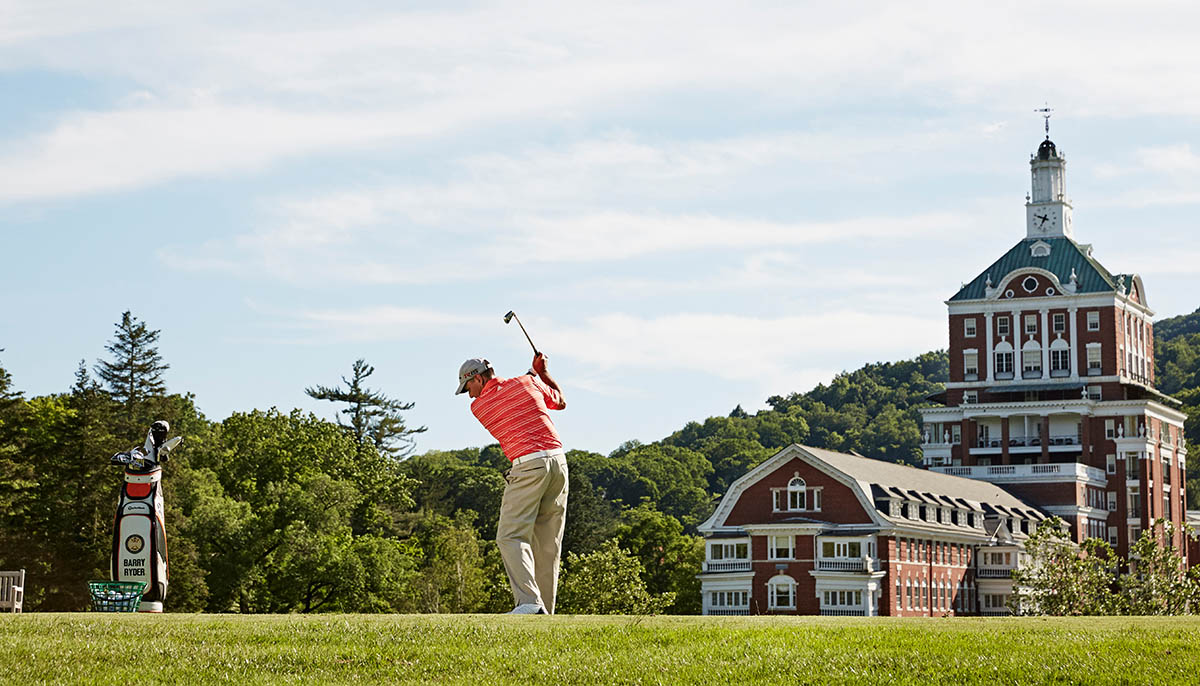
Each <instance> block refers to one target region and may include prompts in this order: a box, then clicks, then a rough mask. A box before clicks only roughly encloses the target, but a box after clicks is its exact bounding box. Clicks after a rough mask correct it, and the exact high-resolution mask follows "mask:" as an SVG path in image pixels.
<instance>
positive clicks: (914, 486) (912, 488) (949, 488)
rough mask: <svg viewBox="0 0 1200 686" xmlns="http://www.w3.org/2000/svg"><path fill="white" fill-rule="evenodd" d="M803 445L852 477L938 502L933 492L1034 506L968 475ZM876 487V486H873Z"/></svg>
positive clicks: (1025, 509)
mask: <svg viewBox="0 0 1200 686" xmlns="http://www.w3.org/2000/svg"><path fill="white" fill-rule="evenodd" d="M803 448H804V450H805V451H807V452H810V453H812V454H813V455H815V456H816V457H818V458H819V459H821V460H822V461H823V462H826V463H827V464H829V465H830V466H832V467H834V468H835V469H837V470H838V471H840V472H843V473H845V474H847V475H849V476H850V477H851V478H853V479H855V480H857V481H861V482H863V483H866V484H870V485H871V486H879V487H880V488H881V489H887V488H888V487H889V486H890V487H891V488H892V489H895V488H900V489H904V490H905V491H909V492H915V494H920V499H922V500H929V501H932V502H937V500H938V499H935V498H930V495H934V496H939V497H949V499H951V500H957V499H967V500H974V501H976V502H980V503H989V504H991V505H1001V506H1006V507H1009V508H1012V509H1014V510H1019V511H1021V512H1030V511H1033V510H1034V508H1032V507H1030V506H1029V505H1028V504H1027V503H1025V502H1022V501H1021V500H1020V499H1018V498H1017V497H1016V496H1014V495H1013V494H1011V493H1009V492H1008V491H1006V490H1004V489H1003V488H1000V487H999V486H996V485H995V484H990V483H988V482H986V481H979V480H977V479H965V478H963V477H961V476H950V475H949V474H940V473H938V472H931V471H928V470H925V469H918V468H917V467H909V466H908V465H900V464H895V463H892V462H884V461H882V460H873V459H871V458H869V457H855V456H854V455H846V454H845V453H838V452H834V451H832V450H823V449H821V448H810V447H808V446H803ZM872 490H874V489H873V488H872ZM914 499H915V498H914ZM939 499H940V498H939Z"/></svg>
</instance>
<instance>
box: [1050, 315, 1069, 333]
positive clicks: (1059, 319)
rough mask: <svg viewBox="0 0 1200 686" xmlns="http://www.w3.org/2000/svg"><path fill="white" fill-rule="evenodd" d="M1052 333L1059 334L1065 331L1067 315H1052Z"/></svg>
mask: <svg viewBox="0 0 1200 686" xmlns="http://www.w3.org/2000/svg"><path fill="white" fill-rule="evenodd" d="M1053 319H1054V332H1055V333H1061V332H1063V331H1066V330H1067V315H1065V314H1063V313H1061V312H1058V313H1056V314H1055V315H1054V317H1053Z"/></svg>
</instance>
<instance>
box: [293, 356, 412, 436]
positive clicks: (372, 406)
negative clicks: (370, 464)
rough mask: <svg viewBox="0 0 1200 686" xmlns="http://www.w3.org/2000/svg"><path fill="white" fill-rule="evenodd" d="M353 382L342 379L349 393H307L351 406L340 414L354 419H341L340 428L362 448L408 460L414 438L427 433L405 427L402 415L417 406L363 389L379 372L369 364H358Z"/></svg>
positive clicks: (325, 390) (322, 388)
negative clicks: (370, 378)
mask: <svg viewBox="0 0 1200 686" xmlns="http://www.w3.org/2000/svg"><path fill="white" fill-rule="evenodd" d="M352 372H353V373H352V374H351V377H350V378H349V379H347V378H346V377H344V376H343V377H342V382H343V383H345V384H346V389H345V390H342V388H341V387H340V386H335V387H329V386H316V387H312V388H306V389H304V392H305V393H307V394H308V395H309V397H311V398H315V399H317V400H328V401H330V402H335V403H346V404H347V405H349V407H347V408H346V409H344V410H341V411H340V412H339V413H340V414H344V415H347V416H348V417H349V418H350V422H349V423H348V424H343V423H342V420H341V419H340V418H339V419H338V424H339V425H341V426H344V427H345V428H346V429H348V430H349V431H350V433H351V434H352V435H353V436H354V442H355V443H356V444H357V445H358V446H359V447H362V446H364V445H366V444H367V443H368V442H370V443H371V444H372V445H374V446H375V448H376V449H377V450H379V451H380V452H381V453H386V454H388V455H391V456H393V457H407V456H408V455H410V454H411V453H412V451H413V448H414V447H415V444H416V441H415V439H414V438H413V434H419V433H421V432H423V431H425V430H426V429H427V427H424V426H421V427H417V428H409V427H408V426H406V425H405V423H404V418H403V417H401V416H400V413H401V412H404V411H407V410H411V409H412V408H413V407H414V403H405V402H400V401H399V400H393V399H391V398H389V397H387V396H386V395H384V394H383V393H381V392H379V391H373V390H371V389H369V388H367V387H365V386H364V385H363V382H364V381H366V379H367V377H369V376H371V375H372V374H374V373H375V368H374V367H372V366H371V365H369V364H367V361H366V360H362V359H359V360H355V361H354V365H353V367H352Z"/></svg>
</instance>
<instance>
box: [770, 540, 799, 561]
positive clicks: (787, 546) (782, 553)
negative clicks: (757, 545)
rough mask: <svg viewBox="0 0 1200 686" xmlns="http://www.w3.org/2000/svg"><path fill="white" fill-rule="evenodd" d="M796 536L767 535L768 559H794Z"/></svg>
mask: <svg viewBox="0 0 1200 686" xmlns="http://www.w3.org/2000/svg"><path fill="white" fill-rule="evenodd" d="M795 540H796V539H795V537H794V536H768V537H767V559H769V560H790V559H792V551H793V544H794V542H795Z"/></svg>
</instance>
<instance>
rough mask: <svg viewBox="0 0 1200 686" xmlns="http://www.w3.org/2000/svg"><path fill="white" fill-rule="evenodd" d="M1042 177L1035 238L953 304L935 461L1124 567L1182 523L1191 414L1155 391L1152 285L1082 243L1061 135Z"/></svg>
mask: <svg viewBox="0 0 1200 686" xmlns="http://www.w3.org/2000/svg"><path fill="white" fill-rule="evenodd" d="M1030 168H1031V173H1032V191H1031V193H1030V195H1029V196H1028V198H1027V202H1026V212H1025V217H1026V218H1025V222H1026V234H1025V237H1024V238H1023V239H1022V240H1021V241H1020V242H1018V243H1017V244H1016V245H1015V246H1013V248H1012V249H1010V250H1009V251H1008V252H1007V253H1005V254H1004V255H1003V256H1001V257H1000V259H998V260H996V261H995V262H993V263H992V264H991V265H990V266H989V267H988V268H987V269H985V270H984V271H983V272H982V273H980V274H979V275H978V276H976V277H975V278H974V279H972V280H971V281H970V282H968V283H966V284H964V285H963V287H962V289H961V290H959V292H958V293H957V294H955V295H954V296H953V297H952V298H950V299H949V300H948V301H946V304H947V306H948V308H949V334H950V335H949V338H950V347H949V351H950V353H949V354H950V382H949V383H948V384H946V391H945V393H944V394H940V395H939V396H938V397H936V398H935V399H936V400H939V401H940V402H941V403H943V406H942V407H936V408H930V409H927V410H923V411H922V414H923V416H924V423H925V428H924V443H923V445H922V449H923V452H924V463H925V465H927V466H928V467H929V468H930V469H932V470H934V471H938V472H941V473H944V474H953V475H956V476H963V477H967V478H972V479H982V480H986V481H989V482H992V483H995V484H998V485H1003V486H1004V488H1006V489H1007V490H1009V491H1010V492H1012V493H1014V494H1015V495H1018V496H1020V497H1021V498H1022V499H1024V500H1025V501H1027V502H1029V503H1031V504H1033V505H1035V506H1037V507H1038V508H1040V509H1042V510H1043V511H1045V512H1047V513H1050V514H1054V515H1057V516H1059V517H1061V518H1062V519H1064V520H1065V521H1066V522H1067V523H1068V524H1069V525H1070V526H1071V531H1072V535H1073V537H1074V539H1075V540H1076V541H1082V540H1083V539H1084V538H1089V537H1094V538H1102V539H1106V540H1108V541H1109V542H1110V543H1111V544H1112V545H1113V546H1114V547H1115V548H1116V550H1117V551H1118V552H1119V553H1120V554H1121V555H1123V556H1124V555H1127V554H1128V551H1129V546H1130V545H1131V543H1132V542H1133V541H1136V540H1137V538H1138V536H1140V534H1141V532H1142V530H1144V529H1146V528H1147V527H1148V526H1150V523H1151V522H1153V521H1154V520H1156V519H1158V518H1163V519H1167V520H1170V521H1172V522H1174V523H1175V524H1176V525H1179V524H1181V523H1182V522H1183V521H1184V518H1185V516H1186V515H1185V512H1186V503H1185V488H1184V465H1185V462H1186V458H1187V446H1186V445H1185V443H1184V438H1183V422H1184V419H1185V415H1184V414H1183V413H1182V412H1180V411H1179V409H1178V408H1179V406H1180V403H1179V402H1178V401H1176V400H1175V399H1173V398H1170V397H1169V396H1166V395H1163V394H1162V393H1159V392H1158V391H1157V390H1155V388H1154V325H1153V323H1152V321H1151V318H1152V317H1153V316H1154V312H1153V310H1151V309H1150V306H1149V303H1148V300H1147V297H1146V290H1145V287H1144V285H1143V284H1142V280H1141V278H1140V277H1139V276H1137V275H1136V274H1114V273H1112V272H1110V271H1109V270H1107V269H1105V268H1104V266H1103V265H1101V264H1100V262H1099V261H1098V260H1097V259H1096V257H1095V256H1094V254H1093V250H1092V246H1090V245H1086V244H1081V243H1078V242H1076V240H1075V230H1074V226H1073V222H1072V217H1071V209H1072V207H1071V203H1070V201H1069V200H1068V198H1067V195H1066V176H1065V172H1066V159H1065V157H1064V156H1063V155H1062V154H1060V153H1059V152H1058V150H1057V147H1056V146H1055V145H1054V143H1053V142H1051V141H1050V138H1049V136H1047V138H1046V140H1045V141H1043V142H1042V143H1041V145H1040V146H1039V147H1038V150H1037V152H1036V153H1035V154H1034V155H1033V156H1032V157H1031V159H1030ZM1175 544H1176V545H1177V546H1180V547H1182V546H1183V540H1182V533H1181V534H1180V538H1179V539H1178V540H1176V541H1175Z"/></svg>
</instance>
